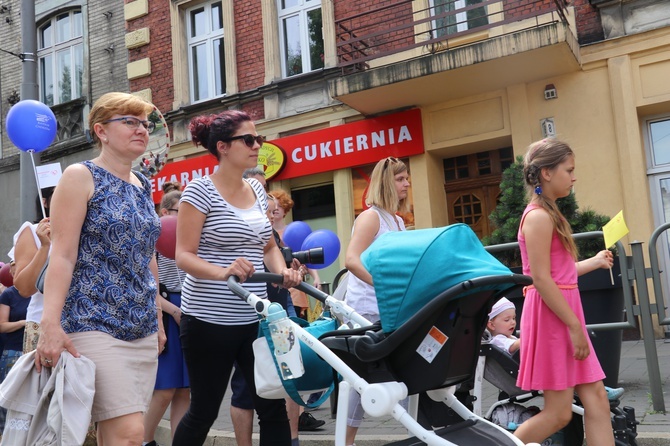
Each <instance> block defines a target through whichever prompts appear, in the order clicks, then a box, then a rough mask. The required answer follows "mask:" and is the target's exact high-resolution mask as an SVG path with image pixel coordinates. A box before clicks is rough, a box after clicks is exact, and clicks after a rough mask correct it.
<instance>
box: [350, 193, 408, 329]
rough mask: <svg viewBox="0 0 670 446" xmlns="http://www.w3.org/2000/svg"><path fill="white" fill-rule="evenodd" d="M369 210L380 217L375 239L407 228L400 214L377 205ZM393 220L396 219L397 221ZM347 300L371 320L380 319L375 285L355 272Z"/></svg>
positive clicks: (351, 275) (358, 311) (351, 277)
mask: <svg viewBox="0 0 670 446" xmlns="http://www.w3.org/2000/svg"><path fill="white" fill-rule="evenodd" d="M369 210H371V211H374V212H376V213H377V215H378V217H379V230H378V231H377V234H375V238H374V239H373V241H374V240H377V237H379V236H380V235H382V234H385V233H387V232H390V231H404V230H405V223H404V222H403V220H402V218H401V217H400V216H398V215H391V214H389V213H388V212H386V211H385V210H383V209H380V208H378V207H376V206H372V207H371V208H370V209H369ZM366 212H367V211H366ZM393 220H395V222H394V221H393ZM354 227H356V222H354ZM352 233H353V229H352ZM345 301H346V303H347V304H348V305H349V306H351V307H352V308H353V309H354V310H356V312H357V313H359V314H360V315H361V316H364V317H365V318H366V319H368V320H369V321H370V322H376V321H378V320H379V307H378V306H377V296H376V294H375V289H374V287H372V286H370V285H368V284H367V283H365V282H363V281H362V280H361V279H359V278H358V277H356V276H355V275H353V274H350V275H349V279H348V280H347V294H346V297H345Z"/></svg>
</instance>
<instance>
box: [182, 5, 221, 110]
mask: <svg viewBox="0 0 670 446" xmlns="http://www.w3.org/2000/svg"><path fill="white" fill-rule="evenodd" d="M186 17H187V20H186V32H187V36H188V38H187V45H188V71H189V87H190V92H191V102H198V101H204V100H206V99H212V98H215V97H217V96H222V95H224V94H225V92H226V69H225V54H224V48H223V37H224V35H223V31H224V30H223V13H222V8H221V2H220V1H216V2H210V3H205V4H201V5H199V6H197V7H195V8H191V9H188V10H187V11H186Z"/></svg>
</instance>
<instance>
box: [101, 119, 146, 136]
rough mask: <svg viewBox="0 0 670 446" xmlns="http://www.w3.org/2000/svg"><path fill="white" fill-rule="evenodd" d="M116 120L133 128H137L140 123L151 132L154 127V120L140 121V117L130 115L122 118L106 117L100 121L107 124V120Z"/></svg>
mask: <svg viewBox="0 0 670 446" xmlns="http://www.w3.org/2000/svg"><path fill="white" fill-rule="evenodd" d="M116 121H119V122H121V124H123V125H125V126H126V127H129V128H131V129H133V130H135V129H138V128H139V127H140V125H142V126H143V127H144V128H145V129H146V130H147V132H148V133H153V131H154V130H155V129H156V123H155V122H153V121H142V120H140V119H137V118H133V117H132V116H124V117H123V118H114V119H108V120H106V121H102V123H103V124H107V123H108V122H116Z"/></svg>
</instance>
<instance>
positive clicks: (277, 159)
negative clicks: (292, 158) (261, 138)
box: [258, 141, 286, 180]
mask: <svg viewBox="0 0 670 446" xmlns="http://www.w3.org/2000/svg"><path fill="white" fill-rule="evenodd" d="M285 165H286V154H285V153H284V151H283V150H282V149H281V147H279V146H278V145H275V144H272V143H271V142H267V141H265V142H264V143H263V145H262V146H261V148H260V150H259V151H258V167H259V168H261V169H263V172H265V179H266V180H271V179H272V178H273V177H276V176H277V175H279V172H281V170H282V169H283V168H284V166H285Z"/></svg>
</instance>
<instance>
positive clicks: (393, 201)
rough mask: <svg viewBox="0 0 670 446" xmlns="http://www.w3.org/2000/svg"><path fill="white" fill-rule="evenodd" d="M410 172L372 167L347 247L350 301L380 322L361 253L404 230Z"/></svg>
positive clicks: (357, 403)
mask: <svg viewBox="0 0 670 446" xmlns="http://www.w3.org/2000/svg"><path fill="white" fill-rule="evenodd" d="M409 186H410V183H409V173H408V171H407V166H406V165H405V163H403V162H402V161H401V160H399V159H397V158H394V157H388V158H384V159H382V160H380V161H379V162H378V163H377V164H376V165H375V167H374V169H373V170H372V175H371V176H370V185H369V186H368V189H367V194H366V196H365V204H366V205H367V206H368V207H369V208H368V209H366V210H365V211H363V212H361V213H360V214H359V215H358V217H356V220H355V221H354V227H353V230H352V235H351V241H350V242H349V247H348V248H347V252H346V258H345V266H346V268H347V269H348V270H349V273H350V275H349V280H348V281H347V294H346V298H345V299H346V302H347V304H349V305H350V306H351V307H352V308H353V309H355V310H356V312H358V313H359V314H360V315H361V316H363V317H365V318H366V319H367V320H369V321H370V322H377V321H379V307H378V305H377V296H376V295H375V289H374V284H373V282H372V275H371V274H370V273H369V272H368V270H367V269H365V267H364V266H363V263H362V262H361V254H362V253H363V251H365V250H366V249H368V247H369V246H370V245H371V244H372V242H373V241H375V240H376V239H377V238H378V237H379V236H380V235H382V234H384V233H386V232H389V231H404V230H405V224H404V222H403V219H402V217H400V216H398V215H396V213H397V212H398V211H406V210H407V198H408V194H409ZM364 413H365V412H364V410H363V407H362V406H361V398H360V395H359V394H358V393H357V392H356V391H355V390H353V389H352V390H351V392H350V393H349V414H348V415H347V431H346V444H347V445H353V444H354V440H355V438H356V433H357V432H358V428H359V426H360V424H361V420H362V419H363V414H364Z"/></svg>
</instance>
